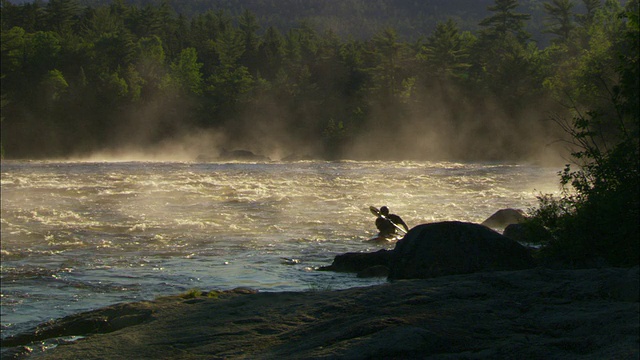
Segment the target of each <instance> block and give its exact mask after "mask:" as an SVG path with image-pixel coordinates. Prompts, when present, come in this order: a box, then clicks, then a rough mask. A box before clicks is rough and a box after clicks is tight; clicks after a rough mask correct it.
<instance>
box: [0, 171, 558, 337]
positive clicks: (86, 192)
mask: <svg viewBox="0 0 640 360" xmlns="http://www.w3.org/2000/svg"><path fill="white" fill-rule="evenodd" d="M556 172H557V169H553V168H544V167H539V166H533V165H514V164H496V163H491V164H477V163H475V164H464V163H452V162H371V161H369V162H360V161H358V162H355V161H341V162H321V161H303V162H291V163H287V162H268V163H192V162H79V161H74V162H53V161H3V162H2V178H1V181H2V219H1V221H2V223H1V225H2V243H1V244H2V245H1V260H2V267H1V282H2V283H1V285H2V287H1V297H0V301H1V305H2V307H1V309H2V310H1V311H2V320H1V325H2V336H3V337H5V336H8V335H12V334H16V333H19V332H22V331H25V330H28V329H29V328H31V327H33V326H35V325H36V324H38V323H40V322H43V321H47V320H49V319H52V318H59V317H62V316H66V315H69V314H73V313H77V312H80V311H85V310H90V309H95V308H98V307H102V306H106V305H110V304H114V303H118V302H125V301H138V300H148V299H153V298H155V297H157V296H160V295H168V294H177V293H180V292H184V291H187V290H189V289H194V288H197V289H200V290H203V291H204V290H213V289H219V290H224V289H231V288H235V287H250V288H254V289H258V290H260V291H310V290H315V289H342V288H347V287H353V286H368V285H373V284H377V283H380V282H383V281H385V280H384V279H358V278H357V277H355V276H354V275H353V274H337V273H330V272H319V271H315V269H316V268H317V267H319V266H323V265H328V264H330V263H331V261H332V260H333V257H334V256H335V255H336V254H339V253H344V252H348V251H375V250H378V249H379V248H381V246H380V245H371V244H368V243H365V242H364V240H366V239H369V238H371V237H373V236H374V235H375V234H376V230H375V227H374V225H373V223H374V220H375V218H374V216H373V215H372V214H371V213H370V212H369V206H370V205H373V206H376V207H380V206H382V205H387V206H389V208H390V209H391V212H393V213H396V214H398V215H400V216H401V217H402V218H403V219H404V220H405V222H406V223H407V224H408V225H409V226H410V227H412V226H415V225H418V224H421V223H428V222H435V221H443V220H461V221H472V222H481V221H483V220H484V219H486V218H487V217H488V216H490V215H491V214H492V213H494V212H495V211H496V210H498V209H501V208H507V207H513V208H520V209H523V210H527V209H529V208H531V207H533V206H535V205H536V204H537V201H536V195H538V194H540V193H554V192H557V191H558V179H557V175H556Z"/></svg>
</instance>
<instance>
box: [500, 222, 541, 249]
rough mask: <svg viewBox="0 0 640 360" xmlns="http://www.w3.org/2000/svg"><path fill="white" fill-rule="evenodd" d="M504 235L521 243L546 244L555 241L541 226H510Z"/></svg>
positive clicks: (525, 224)
mask: <svg viewBox="0 0 640 360" xmlns="http://www.w3.org/2000/svg"><path fill="white" fill-rule="evenodd" d="M502 235H504V236H506V237H508V238H509V239H512V240H515V241H517V242H519V243H527V244H544V243H548V242H549V241H551V240H552V239H553V235H551V233H550V232H549V230H547V229H545V228H544V227H543V226H541V225H535V224H529V223H522V224H510V225H509V226H507V227H506V228H505V229H504V232H503V233H502Z"/></svg>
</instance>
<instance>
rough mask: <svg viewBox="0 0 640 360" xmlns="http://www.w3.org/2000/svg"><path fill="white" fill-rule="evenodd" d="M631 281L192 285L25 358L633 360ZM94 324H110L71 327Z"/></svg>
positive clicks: (484, 276) (564, 275)
mask: <svg viewBox="0 0 640 360" xmlns="http://www.w3.org/2000/svg"><path fill="white" fill-rule="evenodd" d="M638 285H639V277H638V268H637V267H636V268H633V269H612V268H607V269H587V270H552V269H546V268H537V269H531V270H523V271H505V272H491V273H476V274H468V275H456V276H445V277H440V278H433V279H427V280H403V281H395V282H391V283H387V284H383V285H379V286H372V287H365V288H351V289H347V290H340V291H309V292H280V293H269V292H265V293H256V292H253V291H248V290H237V291H229V292H215V293H214V292H211V293H203V294H196V293H192V294H188V295H185V294H183V295H182V296H170V297H163V298H159V299H156V300H155V301H151V302H139V303H131V304H123V305H115V306H111V307H107V308H104V309H100V310H96V311H93V312H89V313H83V314H78V315H74V316H72V317H68V318H65V319H61V320H58V321H56V322H53V323H51V324H48V327H47V328H44V327H43V328H41V329H40V330H39V332H40V333H41V334H44V333H46V332H47V331H49V333H48V334H49V336H51V335H54V334H56V329H57V330H58V331H59V332H58V333H57V335H59V336H63V335H64V336H71V335H81V336H87V337H86V338H84V339H81V340H77V341H66V340H63V341H58V343H65V342H67V343H68V344H65V345H59V346H57V347H56V348H54V349H51V350H47V351H45V352H39V351H37V348H38V346H37V344H31V345H28V346H27V348H31V349H33V350H34V351H33V353H32V355H31V356H29V358H31V359H40V358H42V359H81V358H82V359H98V358H100V359H123V358H138V359H146V358H155V359H218V358H220V359H221V358H225V359H277V358H278V359H279V358H297V359H322V358H344V359H364V358H424V357H429V358H438V359H458V358H468V359H489V358H491V359H504V358H528V359H560V358H562V359H566V358H584V359H601V358H608V359H637V358H638V355H639V354H640V351H639V325H638V324H639V320H640V319H639V312H640V311H639V302H638V291H639V290H638ZM92 324H93V325H92ZM91 326H93V328H94V329H97V330H99V331H102V332H106V331H110V332H108V333H98V334H80V333H70V332H69V331H70V330H71V332H73V331H72V330H73V329H74V327H75V328H76V329H81V328H83V327H84V328H85V329H88V328H91ZM64 329H66V330H65V331H66V332H65V331H63V330H64ZM113 330H115V331H113ZM25 339H26V338H25ZM64 339H67V340H68V339H70V338H68V337H67V338H64ZM54 342H55V341H54ZM54 342H52V341H50V340H49V341H48V342H47V344H52V343H54ZM6 344H7V343H6V342H5V343H3V346H5V345H6ZM14 349H22V350H24V349H26V348H25V347H24V346H23V345H20V346H17V347H15V348H14ZM4 350H7V349H6V348H5V349H4ZM3 358H4V357H3Z"/></svg>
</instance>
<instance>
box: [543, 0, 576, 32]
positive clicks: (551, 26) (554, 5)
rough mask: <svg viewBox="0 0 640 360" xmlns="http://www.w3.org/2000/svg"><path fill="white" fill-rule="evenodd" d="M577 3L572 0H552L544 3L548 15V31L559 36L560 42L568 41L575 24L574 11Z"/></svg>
mask: <svg viewBox="0 0 640 360" xmlns="http://www.w3.org/2000/svg"><path fill="white" fill-rule="evenodd" d="M574 7H575V3H574V2H573V1H572V0H552V1H551V2H547V3H544V10H545V12H546V13H547V16H548V23H547V30H546V32H548V33H551V34H554V35H556V36H558V40H559V41H560V42H567V41H568V40H569V36H570V35H571V31H572V30H573V29H574V27H575V25H574V23H573V17H574V14H573V12H572V10H573V8H574Z"/></svg>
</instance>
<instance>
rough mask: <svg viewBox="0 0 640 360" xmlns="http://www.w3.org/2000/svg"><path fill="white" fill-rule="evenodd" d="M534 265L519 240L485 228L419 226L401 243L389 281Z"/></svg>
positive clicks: (449, 223)
mask: <svg viewBox="0 0 640 360" xmlns="http://www.w3.org/2000/svg"><path fill="white" fill-rule="evenodd" d="M533 266H534V261H533V258H532V257H531V254H530V253H529V251H528V250H527V249H526V248H525V247H524V246H522V245H520V244H518V243H517V242H516V241H514V240H511V239H509V238H507V237H505V236H502V235H500V234H499V233H497V232H495V231H493V230H491V229H489V228H487V227H485V226H482V225H478V224H472V223H463V222H458V221H447V222H440V223H433V224H424V225H418V226H416V227H414V228H413V229H411V230H410V231H409V233H407V235H406V236H405V237H404V238H403V239H402V240H400V241H398V243H397V244H396V247H395V248H394V250H393V256H392V258H391V261H390V263H389V279H425V278H431V277H436V276H442V275H453V274H467V273H473V272H478V271H493V270H520V269H527V268H531V267H533Z"/></svg>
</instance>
